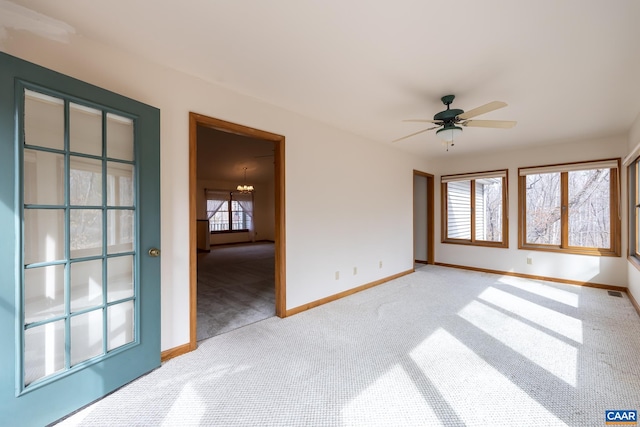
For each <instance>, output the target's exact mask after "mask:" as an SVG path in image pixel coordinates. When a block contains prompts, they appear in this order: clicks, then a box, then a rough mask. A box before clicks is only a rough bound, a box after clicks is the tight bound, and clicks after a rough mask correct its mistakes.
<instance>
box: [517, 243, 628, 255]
mask: <svg viewBox="0 0 640 427" xmlns="http://www.w3.org/2000/svg"><path fill="white" fill-rule="evenodd" d="M518 249H526V250H529V251H542V252H558V253H562V254H572V255H589V256H610V257H619V256H620V251H616V250H612V249H596V248H560V247H557V246H546V245H519V246H518Z"/></svg>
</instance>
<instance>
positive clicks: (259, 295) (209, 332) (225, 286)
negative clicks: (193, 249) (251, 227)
mask: <svg viewBox="0 0 640 427" xmlns="http://www.w3.org/2000/svg"><path fill="white" fill-rule="evenodd" d="M274 256H275V252H274V244H273V243H269V242H260V243H247V244H235V245H224V246H212V248H211V252H209V253H206V254H199V255H198V316H197V328H196V337H197V340H198V341H201V340H203V339H206V338H211V337H213V336H215V335H219V334H223V333H225V332H229V331H232V330H234V329H236V328H239V327H242V326H246V325H248V324H250V323H254V322H257V321H259V320H264V319H267V318H269V317H271V316H275V314H276V309H275V306H276V301H275V260H274Z"/></svg>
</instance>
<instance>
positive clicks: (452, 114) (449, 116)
mask: <svg viewBox="0 0 640 427" xmlns="http://www.w3.org/2000/svg"><path fill="white" fill-rule="evenodd" d="M440 99H441V101H442V103H443V104H444V105H446V106H447V109H446V110H444V111H440V112H439V113H438V114H436V115H435V116H433V120H440V121H443V122H445V123H451V122H454V121H455V118H456V117H457V116H459V115H460V114H462V113H464V110H460V109H459V108H454V109H450V108H449V105H450V104H451V103H452V102H453V100H454V99H455V95H445V96H443V97H442V98H440Z"/></svg>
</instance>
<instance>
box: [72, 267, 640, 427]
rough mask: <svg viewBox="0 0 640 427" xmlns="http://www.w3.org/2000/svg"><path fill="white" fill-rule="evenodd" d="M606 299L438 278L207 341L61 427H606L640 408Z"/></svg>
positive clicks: (481, 278) (539, 285)
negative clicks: (614, 415) (608, 420)
mask: <svg viewBox="0 0 640 427" xmlns="http://www.w3.org/2000/svg"><path fill="white" fill-rule="evenodd" d="M639 358H640V318H639V317H638V315H637V313H636V312H635V310H634V309H633V307H632V305H631V304H630V301H629V300H628V299H627V297H626V296H623V297H622V298H619V297H612V296H608V295H607V291H604V290H600V289H592V288H583V287H576V286H566V285H559V284H553V283H546V282H538V281H531V280H525V279H519V278H513V277H501V276H497V275H491V274H484V273H476V272H468V271H463V270H455V269H449V268H444V267H433V266H426V267H422V268H420V269H418V270H417V272H416V273H414V274H411V275H408V276H404V277H402V278H400V279H397V280H394V281H392V282H389V283H386V284H383V285H380V286H378V287H375V288H372V289H369V290H367V291H363V292H360V293H358V294H355V295H352V296H350V297H347V298H344V299H342V300H339V301H336V302H333V303H330V304H326V305H323V306H321V307H318V308H315V309H312V310H309V311H306V312H303V313H301V314H298V315H295V316H292V317H290V318H286V319H278V318H274V317H272V318H269V319H267V320H264V321H261V322H257V323H254V324H252V325H249V326H246V327H243V328H239V329H236V330H234V331H232V332H230V333H227V334H223V335H218V336H216V337H214V338H211V339H208V340H205V341H203V342H202V343H200V346H199V348H198V349H197V350H196V351H194V352H192V353H189V354H187V355H184V356H181V357H178V358H176V359H173V360H170V361H169V362H167V363H165V364H164V365H163V366H162V367H161V368H159V369H157V370H156V371H154V372H152V373H151V374H149V375H147V376H145V377H143V378H140V379H139V380H137V381H135V382H133V383H131V384H130V385H128V386H126V387H124V388H123V389H121V390H119V391H117V392H115V393H113V394H112V395H110V396H108V397H106V398H105V399H103V400H101V401H99V402H98V403H96V404H94V405H92V406H89V407H88V408H86V409H85V410H83V411H81V412H79V413H77V414H76V415H75V416H73V417H71V418H69V419H67V420H66V421H65V422H64V423H62V425H65V426H72V425H85V426H105V425H117V426H121V425H127V426H131V425H139V426H142V425H144V426H161V425H162V426H197V425H201V426H390V425H403V426H405V425H406V426H439V425H442V426H463V425H468V426H516V425H517V426H560V425H570V426H601V425H604V424H605V420H604V413H605V410H606V409H638V406H640V363H639V362H638V360H639Z"/></svg>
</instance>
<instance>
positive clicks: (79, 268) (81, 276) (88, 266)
mask: <svg viewBox="0 0 640 427" xmlns="http://www.w3.org/2000/svg"><path fill="white" fill-rule="evenodd" d="M70 280H71V312H72V313H73V312H75V311H79V310H83V309H85V308H90V307H95V306H96V305H99V304H102V260H101V259H96V260H93V261H84V262H74V263H72V264H71V279H70Z"/></svg>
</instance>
